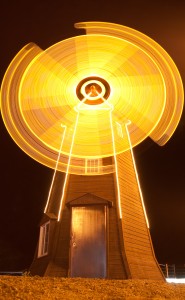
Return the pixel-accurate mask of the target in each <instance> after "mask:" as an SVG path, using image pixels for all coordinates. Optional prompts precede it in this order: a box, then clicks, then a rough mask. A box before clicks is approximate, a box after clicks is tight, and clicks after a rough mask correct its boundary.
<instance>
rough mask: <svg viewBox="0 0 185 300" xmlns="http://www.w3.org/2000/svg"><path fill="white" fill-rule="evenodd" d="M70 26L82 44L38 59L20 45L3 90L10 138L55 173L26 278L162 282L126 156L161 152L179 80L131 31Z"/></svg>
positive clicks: (177, 104)
mask: <svg viewBox="0 0 185 300" xmlns="http://www.w3.org/2000/svg"><path fill="white" fill-rule="evenodd" d="M76 27H77V28H83V29H85V30H86V35H82V36H76V37H72V38H69V39H67V40H64V41H61V42H59V43H57V44H55V45H53V46H51V47H50V48H48V49H46V50H45V51H43V50H41V49H40V48H39V47H38V46H36V45H35V44H29V45H27V46H25V47H24V48H23V49H22V50H21V51H20V52H19V53H18V55H17V56H16V57H15V59H14V60H13V61H12V63H11V65H10V67H9V69H8V71H7V73H6V75H5V77H4V80H3V85H2V113H3V118H4V121H5V123H6V126H7V128H8V130H9V132H10V134H11V136H12V137H13V138H14V140H15V141H16V143H17V144H18V145H19V146H20V147H21V148H22V149H23V150H24V151H25V152H26V153H27V154H28V155H30V156H31V157H33V158H34V159H36V160H37V161H39V162H40V163H42V164H45V165H46V166H49V167H51V168H53V169H54V170H55V171H54V175H53V179H52V183H51V187H50V191H49V195H48V199H47V203H46V207H45V211H44V216H43V218H42V220H41V224H40V237H39V242H38V247H37V250H36V253H35V258H34V260H33V263H32V265H31V267H30V271H31V273H32V274H38V275H41V276H45V275H46V276H71V277H98V278H119V279H128V278H138V279H157V280H163V275H162V272H161V270H160V268H159V265H158V263H157V261H156V258H155V254H154V251H153V247H152V242H151V238H150V233H149V224H148V220H147V216H146V211H145V208H144V202H143V197H142V192H141V188H140V185H139V178H138V174H137V170H136V164H135V160H134V155H133V150H132V148H133V147H134V146H136V145H137V144H139V143H140V142H142V141H143V140H144V139H145V138H146V137H148V136H150V138H152V139H153V140H154V141H155V142H156V143H158V144H159V145H164V144H165V143H166V142H167V141H168V139H169V138H170V136H171V135H172V134H173V132H174V130H175V128H176V126H177V124H178V122H179V119H180V116H181V112H182V106H183V88H182V82H181V78H180V75H179V73H178V70H177V68H176V66H175V64H174V63H173V61H172V59H171V58H170V57H169V55H168V54H167V53H166V52H165V51H164V50H163V49H162V48H161V47H160V46H159V45H158V44H157V43H156V42H154V41H153V40H151V39H150V38H149V37H147V36H145V35H144V34H142V33H140V32H138V31H135V30H133V29H131V28H128V27H124V26H120V25H116V24H110V23H101V22H88V23H78V24H76ZM7 91H8V93H7ZM12 97H14V102H13V103H12V101H11V100H12Z"/></svg>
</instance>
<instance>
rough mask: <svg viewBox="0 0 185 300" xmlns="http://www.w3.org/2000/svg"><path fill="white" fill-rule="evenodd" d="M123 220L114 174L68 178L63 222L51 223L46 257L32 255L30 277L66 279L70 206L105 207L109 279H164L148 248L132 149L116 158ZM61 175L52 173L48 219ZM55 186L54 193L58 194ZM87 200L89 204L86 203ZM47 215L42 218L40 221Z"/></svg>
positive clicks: (57, 197) (56, 202) (53, 211)
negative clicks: (54, 176)
mask: <svg viewBox="0 0 185 300" xmlns="http://www.w3.org/2000/svg"><path fill="white" fill-rule="evenodd" d="M117 166H118V178H119V188H120V198H121V209H122V219H120V218H119V213H118V202H117V201H118V198H117V183H116V177H115V174H113V173H112V174H105V175H95V176H84V175H69V176H68V182H67V185H66V190H65V197H64V202H63V203H64V204H63V208H62V213H61V220H60V222H57V221H56V220H55V221H54V220H53V221H52V227H51V228H52V229H51V231H50V235H49V239H50V240H49V254H48V255H46V256H45V257H41V258H37V254H36V255H35V258H34V261H33V264H32V266H31V269H30V270H31V273H32V274H38V275H41V276H68V275H69V273H70V270H69V268H70V264H69V261H70V228H71V209H70V206H73V205H77V206H78V205H91V204H99V205H102V204H104V205H105V204H106V203H107V206H108V215H109V217H108V222H107V224H108V227H107V266H108V268H107V278H113V279H127V278H137V279H156V280H164V278H163V275H162V272H161V270H160V268H159V266H158V263H157V261H156V258H155V254H154V251H153V247H152V242H151V238H150V233H149V230H148V228H147V224H146V220H145V216H144V211H143V206H142V202H141V197H140V193H139V188H138V182H137V179H136V174H135V169H134V164H133V160H132V155H131V152H130V151H127V152H125V153H122V154H119V155H117ZM61 179H62V175H61V174H60V173H56V178H55V182H54V185H53V187H54V191H52V193H51V197H50V203H49V205H48V210H47V214H48V217H49V216H50V217H51V216H53V214H54V215H58V213H57V209H58V207H59V204H60V199H61V198H60V195H61V188H62V186H63V183H62V182H61ZM57 186H58V192H57ZM86 199H88V201H87V200H86ZM44 220H45V217H44V218H43V222H44Z"/></svg>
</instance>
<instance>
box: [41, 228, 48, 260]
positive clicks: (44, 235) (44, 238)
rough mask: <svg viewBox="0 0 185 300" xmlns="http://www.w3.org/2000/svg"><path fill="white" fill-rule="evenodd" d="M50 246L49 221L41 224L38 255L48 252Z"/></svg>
mask: <svg viewBox="0 0 185 300" xmlns="http://www.w3.org/2000/svg"><path fill="white" fill-rule="evenodd" d="M48 246H49V222H47V223H45V224H43V225H42V226H40V237H39V249H38V257H40V256H44V255H47V254H48Z"/></svg>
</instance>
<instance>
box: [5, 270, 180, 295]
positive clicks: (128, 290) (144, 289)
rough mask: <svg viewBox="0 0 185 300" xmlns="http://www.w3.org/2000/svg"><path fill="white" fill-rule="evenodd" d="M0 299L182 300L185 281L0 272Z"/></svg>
mask: <svg viewBox="0 0 185 300" xmlns="http://www.w3.org/2000/svg"><path fill="white" fill-rule="evenodd" d="M0 299H3V300H9V299H19V300H27V299H29V300H32V299H33V300H37V299H43V300H48V299H55V300H57V299H61V300H68V299H72V300H76V299H79V300H84V299H109V300H112V299H116V300H119V299H126V300H132V299H133V300H150V299H155V300H158V299H160V300H161V299H173V300H181V299H182V300H185V284H172V283H170V284H169V283H163V282H158V281H150V280H103V279H82V278H54V277H38V276H34V277H31V276H0Z"/></svg>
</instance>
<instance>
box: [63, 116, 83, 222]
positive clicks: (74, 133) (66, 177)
mask: <svg viewBox="0 0 185 300" xmlns="http://www.w3.org/2000/svg"><path fill="white" fill-rule="evenodd" d="M78 120H79V113H77V117H76V122H75V127H74V132H73V138H72V141H71V147H70V153H69V160H68V164H67V170H66V175H65V179H64V185H63V189H62V197H61V201H60V207H59V212H58V221H60V217H61V212H62V206H63V202H64V196H65V194H66V185H67V180H68V174H69V170H70V162H71V154H72V150H73V146H74V140H75V135H76V128H77V125H78Z"/></svg>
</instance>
